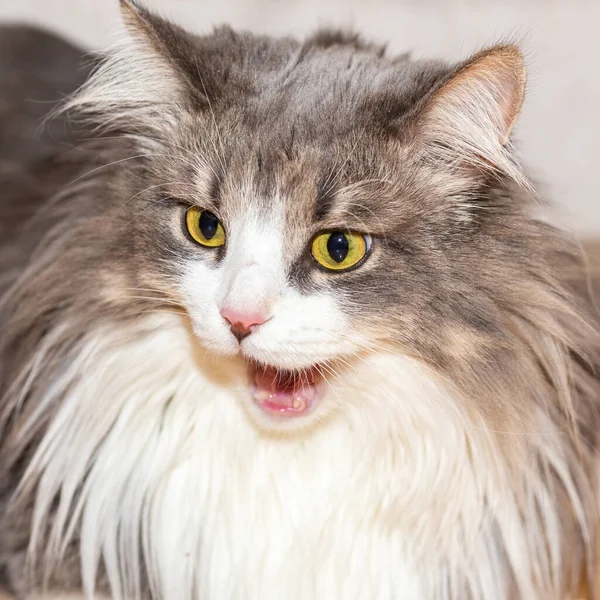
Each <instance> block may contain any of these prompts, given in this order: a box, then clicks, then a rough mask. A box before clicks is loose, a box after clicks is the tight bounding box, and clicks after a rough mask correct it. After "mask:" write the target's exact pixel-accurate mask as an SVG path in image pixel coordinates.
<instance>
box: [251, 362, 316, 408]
mask: <svg viewBox="0 0 600 600" xmlns="http://www.w3.org/2000/svg"><path fill="white" fill-rule="evenodd" d="M250 374H251V378H252V382H253V398H254V402H256V404H257V406H259V407H260V408H261V409H262V410H264V411H265V412H266V413H268V414H271V415H279V416H282V417H296V416H300V415H306V414H308V413H309V412H310V411H311V410H312V409H313V408H314V406H315V405H316V403H317V401H318V399H319V389H318V388H319V383H320V381H321V380H322V379H323V376H322V375H321V373H320V371H319V368H318V366H314V367H310V368H308V369H304V370H302V371H286V370H283V369H277V368H275V367H271V366H264V365H258V364H254V365H252V366H251V371H250Z"/></svg>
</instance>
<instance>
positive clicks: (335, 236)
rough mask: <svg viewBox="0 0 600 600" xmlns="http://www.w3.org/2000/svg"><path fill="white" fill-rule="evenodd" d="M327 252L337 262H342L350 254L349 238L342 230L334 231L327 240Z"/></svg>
mask: <svg viewBox="0 0 600 600" xmlns="http://www.w3.org/2000/svg"><path fill="white" fill-rule="evenodd" d="M327 252H329V256H331V258H332V259H333V260H335V262H337V263H341V262H342V261H343V260H344V259H345V258H346V256H347V255H348V239H347V238H346V236H345V235H344V234H343V233H342V232H341V231H334V232H333V233H332V234H331V235H330V236H329V239H328V240H327Z"/></svg>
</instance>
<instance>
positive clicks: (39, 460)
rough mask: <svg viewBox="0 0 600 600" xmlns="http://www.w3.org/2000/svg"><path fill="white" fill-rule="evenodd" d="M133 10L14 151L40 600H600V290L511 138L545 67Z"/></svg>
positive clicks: (14, 391) (24, 484)
mask: <svg viewBox="0 0 600 600" xmlns="http://www.w3.org/2000/svg"><path fill="white" fill-rule="evenodd" d="M121 9H122V13H123V16H124V20H125V23H126V25H127V30H128V38H127V40H126V41H125V42H123V44H122V45H121V46H119V47H117V48H115V49H113V50H111V51H110V52H109V53H107V54H106V55H105V56H100V57H95V58H94V61H95V63H96V64H95V67H94V68H93V72H92V73H91V75H89V77H87V79H86V82H85V83H84V84H83V86H82V87H81V88H80V89H79V90H78V91H77V92H76V93H75V94H74V95H72V96H70V97H69V98H68V99H67V100H66V101H65V102H64V103H63V104H61V107H60V108H59V109H58V111H57V112H56V113H55V115H54V120H53V121H52V122H53V123H59V126H58V128H57V130H56V131H57V132H58V133H57V136H58V137H52V139H49V138H48V139H46V142H44V143H45V144H47V146H44V148H46V147H47V150H45V151H44V152H43V153H42V155H41V156H40V155H39V154H32V155H29V154H28V153H26V152H25V153H22V155H20V158H19V159H18V160H16V159H15V160H13V161H12V163H11V164H12V167H11V169H8V168H7V167H6V165H7V164H8V161H9V160H10V148H11V147H15V145H16V144H17V142H16V141H15V142H11V143H5V144H3V145H2V147H3V148H4V150H3V152H4V153H3V155H2V164H3V168H2V170H1V171H0V174H2V178H3V180H4V182H3V184H2V186H1V188H0V189H2V191H1V192H0V224H1V227H2V237H1V239H0V269H1V271H0V324H1V331H2V334H1V337H0V440H1V442H0V573H3V578H4V581H5V582H6V583H7V585H8V586H9V587H10V589H11V591H12V592H13V593H14V594H15V597H16V598H19V599H24V598H33V597H38V598H39V597H48V598H56V597H66V596H67V595H68V594H72V595H73V597H85V598H92V597H96V598H98V597H112V598H116V599H125V598H128V599H129V598H132V599H142V598H144V599H146V598H154V599H161V598H164V599H168V600H175V599H176V600H192V599H201V600H226V599H227V600H229V599H231V600H233V599H236V600H237V599H240V600H241V599H244V600H258V599H260V600H270V599H280V598H288V599H290V600H294V599H296V600H306V599H316V598H319V599H323V598H332V599H333V598H335V599H337V600H345V599H355V598H361V599H362V598H369V599H373V600H379V599H381V600H384V599H385V600H387V599H394V600H442V599H443V600H459V599H460V600H465V599H467V600H468V599H471V600H476V599H485V600H509V599H511V600H512V599H516V598H523V599H528V600H531V599H533V598H539V599H544V600H564V598H566V597H567V596H568V595H569V594H574V593H575V592H576V588H577V586H578V585H579V583H580V581H581V579H582V578H586V577H587V579H589V583H590V585H592V587H593V584H594V572H593V569H592V568H590V567H591V566H592V565H593V564H594V561H595V546H596V543H597V541H598V538H597V530H596V525H597V521H598V459H599V457H600V451H599V450H598V443H599V442H600V334H599V320H598V311H597V307H596V305H595V303H594V298H593V286H595V285H596V284H597V283H598V282H597V280H592V278H591V277H590V275H589V273H588V271H587V268H586V262H585V257H584V255H583V253H582V250H581V248H580V245H579V243H578V242H577V240H575V239H573V236H571V235H569V234H566V233H563V232H561V231H560V230H558V229H556V228H555V227H554V226H552V225H550V224H549V223H548V222H547V221H546V220H544V219H542V218H540V217H539V214H538V213H539V211H538V210H537V209H538V207H539V198H538V195H537V193H536V191H535V188H534V185H533V183H532V181H530V178H529V177H528V176H527V174H526V172H525V170H524V168H523V167H522V165H521V162H520V160H519V158H518V154H517V151H516V149H515V147H514V145H513V142H512V141H511V140H512V137H511V133H512V129H513V126H514V123H515V121H516V119H517V117H518V114H519V111H520V108H521V105H522V103H523V99H524V93H525V64H524V60H523V57H522V54H521V52H520V51H519V49H518V48H517V47H515V46H512V45H510V44H505V45H499V46H493V47H491V48H489V49H487V50H484V51H482V52H479V53H477V54H475V55H473V56H472V57H471V58H469V59H468V60H466V61H464V62H461V63H459V64H455V65H451V64H447V63H445V62H442V61H435V60H416V61H413V60H411V59H410V58H409V57H407V56H401V57H389V56H388V55H387V54H386V52H385V51H384V49H383V48H382V47H379V46H377V45H373V44H369V43H366V42H364V41H363V40H362V38H360V37H359V36H356V35H353V34H347V33H340V32H335V31H319V32H317V33H316V34H314V35H313V36H311V37H309V38H307V39H306V40H304V41H298V40H296V39H293V38H272V37H266V36H258V35H253V34H249V33H241V32H237V31H233V30H232V29H230V28H229V27H226V26H223V27H219V28H216V29H215V30H214V31H213V32H212V33H210V34H207V35H203V36H197V35H193V34H191V33H188V32H187V31H185V30H183V29H182V28H180V27H178V26H176V25H174V24H172V23H171V22H169V21H167V20H165V19H163V18H161V17H159V16H157V15H155V14H153V13H151V12H150V11H149V10H147V9H146V8H144V7H142V6H141V5H140V4H138V3H137V2H135V1H134V0H121ZM13 58H14V60H17V58H16V57H13ZM49 62H50V61H49ZM71 62H72V61H71ZM69 64H71V63H69ZM55 66H56V65H55ZM23 68H25V67H23ZM68 70H70V71H72V78H73V85H74V86H75V84H76V82H75V79H76V78H77V77H80V76H82V73H83V75H86V74H87V73H86V71H85V70H84V71H77V74H75V71H76V69H75V67H73V66H69V69H68ZM7 121H8V118H7V119H3V121H2V128H3V131H5V130H6V127H7V126H8V123H7ZM58 134H60V135H58ZM6 139H8V138H6ZM28 143H29V144H30V145H31V147H32V148H33V147H35V146H36V144H37V140H35V139H31V140H29V142H28ZM40 143H41V142H40ZM15 165H16V166H15ZM9 173H10V174H11V175H10V176H11V177H12V180H11V182H12V183H11V184H10V185H8V183H6V182H7V180H8V177H9V175H8V174H9ZM586 572H587V575H586V574H585V573H586Z"/></svg>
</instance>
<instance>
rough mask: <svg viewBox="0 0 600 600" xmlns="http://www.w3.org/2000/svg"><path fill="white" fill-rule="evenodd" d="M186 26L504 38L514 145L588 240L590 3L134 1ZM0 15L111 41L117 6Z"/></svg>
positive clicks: (87, 42)
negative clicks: (522, 86)
mask: <svg viewBox="0 0 600 600" xmlns="http://www.w3.org/2000/svg"><path fill="white" fill-rule="evenodd" d="M144 1H145V4H146V5H148V6H150V7H152V8H154V9H156V10H157V11H158V12H159V13H161V14H162V15H164V16H167V17H171V18H172V19H173V20H175V21H176V22H178V23H179V24H181V25H183V26H185V27H186V28H188V29H190V30H193V31H196V32H202V31H207V30H209V29H210V28H211V27H212V26H213V25H215V24H220V23H223V22H227V23H230V24H231V25H233V26H235V27H238V28H245V29H250V30H253V31H256V32H261V33H271V34H297V35H302V34H305V33H307V32H309V31H311V30H312V29H314V28H315V27H317V26H324V25H336V26H342V27H346V28H353V29H355V30H357V31H360V32H362V33H364V35H365V36H366V37H370V38H374V39H375V40H377V41H378V42H387V43H388V47H389V50H390V52H392V53H401V52H406V51H410V52H411V53H412V55H413V56H414V57H422V56H432V57H441V58H446V59H449V60H458V59H460V58H465V57H466V56H468V55H469V54H470V53H472V52H474V51H476V50H479V49H480V48H482V47H483V46H486V45H489V44H490V43H493V42H497V41H503V40H507V39H508V40H516V41H518V42H519V43H520V44H521V47H522V48H523V49H524V50H525V53H526V56H527V62H528V66H529V84H528V94H527V99H526V104H525V107H524V109H523V113H522V117H521V119H520V121H519V124H518V127H517V129H516V133H515V139H516V141H517V143H518V146H519V148H520V149H521V152H522V154H523V155H524V157H525V160H526V162H527V164H528V165H529V167H530V171H531V174H532V175H533V177H534V178H535V179H536V181H538V182H539V184H541V190H542V195H543V196H544V197H545V198H546V199H548V200H549V201H551V202H552V203H554V204H555V205H556V207H557V215H558V218H559V220H560V222H561V224H562V225H564V226H567V227H569V228H571V229H572V230H574V231H576V232H577V233H579V234H582V235H583V236H584V237H590V238H591V237H600V116H599V113H600V31H599V25H600V0H144ZM0 20H2V21H20V22H29V23H35V24H38V25H41V26H43V27H45V28H48V29H51V30H53V31H56V32H59V33H61V34H62V35H64V36H65V37H66V38H67V39H69V40H70V41H73V42H76V43H78V44H79V45H81V46H82V47H85V48H89V49H99V48H102V47H104V46H107V45H109V44H111V43H112V42H114V41H116V39H118V37H119V36H120V35H122V26H121V22H120V16H119V7H118V0H0Z"/></svg>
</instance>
